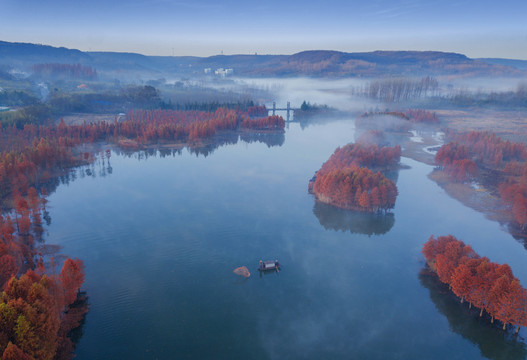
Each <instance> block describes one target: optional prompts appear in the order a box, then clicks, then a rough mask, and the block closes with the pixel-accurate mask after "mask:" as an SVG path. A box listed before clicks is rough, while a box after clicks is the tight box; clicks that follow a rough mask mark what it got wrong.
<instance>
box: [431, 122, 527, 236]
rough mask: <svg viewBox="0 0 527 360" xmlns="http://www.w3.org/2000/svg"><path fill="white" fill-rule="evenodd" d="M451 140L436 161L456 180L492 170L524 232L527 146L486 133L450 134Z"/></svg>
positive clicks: (502, 193)
mask: <svg viewBox="0 0 527 360" xmlns="http://www.w3.org/2000/svg"><path fill="white" fill-rule="evenodd" d="M449 137H451V138H452V140H453V141H452V142H450V143H448V144H445V145H443V146H442V147H441V148H440V149H439V151H438V152H437V154H436V157H435V161H436V164H437V165H439V166H441V167H443V168H444V169H445V172H446V173H447V174H449V175H450V176H451V177H452V178H453V179H455V180H456V181H466V180H469V179H472V178H475V177H476V176H477V175H478V173H479V172H480V171H483V170H485V171H489V170H490V171H493V174H494V176H496V177H497V178H496V179H495V180H497V182H499V183H500V184H499V185H498V190H499V193H500V196H501V199H502V201H503V202H504V203H505V204H507V205H509V211H510V214H511V216H512V218H514V219H515V221H516V222H517V223H518V224H519V225H520V227H521V229H522V230H524V231H525V229H526V226H527V146H526V145H525V144H522V143H513V142H510V141H505V140H502V139H501V138H499V137H498V136H497V135H495V134H493V133H489V132H476V131H472V132H469V133H466V134H450V135H449Z"/></svg>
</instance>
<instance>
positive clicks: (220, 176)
mask: <svg viewBox="0 0 527 360" xmlns="http://www.w3.org/2000/svg"><path fill="white" fill-rule="evenodd" d="M354 131H355V129H354V119H353V118H344V119H340V120H335V121H328V122H327V123H318V124H316V125H311V126H307V127H304V128H303V129H302V127H300V125H299V124H297V123H292V124H290V126H289V127H288V129H287V130H286V133H285V140H284V139H282V140H281V141H278V142H277V143H278V144H282V145H281V146H279V145H275V146H268V145H267V144H266V143H262V142H252V143H247V142H244V141H238V142H237V143H235V144H227V145H224V146H221V147H219V148H217V149H215V150H213V151H212V152H211V153H209V154H208V156H204V155H199V154H196V153H192V152H190V151H188V150H186V149H184V150H182V151H181V152H179V153H175V154H173V155H169V156H161V154H159V153H156V154H155V156H146V155H145V154H144V153H143V154H138V153H136V154H132V155H125V154H122V153H117V152H115V151H112V154H111V157H110V159H105V160H104V161H102V160H99V161H98V162H96V163H95V164H94V165H93V166H91V167H88V168H83V169H78V170H77V173H78V175H77V179H76V180H75V181H72V182H69V183H68V184H67V185H61V186H59V187H58V189H57V190H56V191H55V192H54V193H53V194H51V195H50V196H49V211H50V213H51V218H52V222H51V225H50V226H48V227H47V231H48V235H47V242H48V243H49V244H59V245H61V246H62V247H63V248H62V252H63V253H64V254H67V255H68V256H70V257H79V258H81V259H82V260H83V261H84V263H85V265H86V282H85V285H84V286H83V288H84V289H85V290H86V291H87V292H88V295H89V303H90V312H89V313H88V315H87V318H86V323H85V324H84V326H83V328H82V331H83V336H82V338H81V340H80V342H79V343H78V345H77V349H76V354H77V359H79V360H84V359H350V358H356V359H366V358H367V359H424V358H426V359H479V358H491V359H525V358H526V356H527V349H526V346H525V344H524V340H523V339H522V338H521V337H522V336H525V334H526V333H525V332H524V331H523V330H522V331H521V332H520V338H518V339H515V338H514V337H513V336H511V335H510V334H509V335H506V334H504V333H503V332H502V331H500V330H499V329H498V328H497V327H492V326H490V325H489V324H488V323H487V321H486V320H485V321H482V320H480V319H478V318H477V316H474V313H473V312H472V313H471V312H469V310H468V307H467V305H466V304H463V305H461V304H459V302H458V301H457V300H456V299H454V298H453V297H452V296H451V295H449V292H448V291H447V290H448V289H446V290H445V288H444V286H441V285H440V284H438V282H437V280H436V279H435V277H433V276H430V275H429V274H427V273H424V272H423V269H424V265H425V262H424V259H423V256H422V254H421V248H422V246H423V244H424V243H425V242H426V241H427V240H428V238H429V237H430V235H432V234H433V235H435V236H437V235H447V234H453V235H455V236H456V237H458V238H460V239H462V240H463V241H465V242H466V243H468V244H470V245H471V246H472V247H473V248H474V250H475V251H476V252H477V253H479V254H480V255H481V256H488V257H489V258H490V259H491V260H492V261H495V262H499V263H503V262H507V263H509V264H510V265H511V267H512V269H513V272H514V274H515V275H516V276H517V277H518V278H519V279H520V280H521V282H522V284H523V285H526V284H527V267H526V266H525V263H526V261H527V251H526V250H525V248H524V247H523V246H522V245H521V244H520V243H518V242H517V241H516V240H514V238H513V237H512V236H511V235H509V234H508V233H507V232H506V231H505V230H504V229H503V228H502V227H501V226H500V225H499V224H498V223H496V222H493V221H490V220H487V219H486V218H485V217H484V216H483V215H482V214H480V213H478V212H476V211H474V210H472V209H470V208H467V207H465V206H463V205H462V204H461V203H459V202H458V201H456V200H454V199H452V198H450V197H449V196H448V195H447V194H446V193H445V192H444V191H443V190H442V189H441V188H440V187H438V186H437V185H436V184H435V183H433V182H432V181H431V180H429V179H428V178H427V175H428V173H430V172H431V170H432V167H430V166H428V165H424V164H421V163H418V162H416V161H413V160H411V159H408V158H403V159H402V163H403V164H405V165H408V166H409V167H410V168H409V169H403V170H400V171H399V174H398V179H397V187H398V190H399V196H398V198H397V202H396V206H395V209H394V210H393V212H392V215H389V216H387V217H384V216H376V215H363V214H356V213H349V212H345V211H342V210H337V209H334V208H332V207H329V206H325V205H322V204H315V201H314V198H313V196H312V195H309V194H308V193H307V184H308V180H309V179H310V178H311V177H312V176H313V173H314V172H315V171H316V170H318V169H319V168H320V166H321V165H322V163H323V162H324V161H326V160H327V159H328V158H329V156H330V155H331V154H332V153H333V151H334V150H335V148H336V147H337V146H342V145H345V144H347V143H349V142H351V141H353V139H354ZM108 168H110V170H108ZM81 171H82V172H83V176H80V173H81ZM87 173H88V174H87ZM90 174H91V175H90ZM103 175H104V176H103ZM260 259H263V260H270V259H278V260H279V261H280V262H281V263H282V266H283V267H282V269H281V271H280V272H279V273H272V274H265V275H262V276H260V275H259V274H258V271H257V270H256V269H257V265H258V261H259V260H260ZM242 265H245V266H247V267H248V268H249V270H250V271H251V273H252V275H251V277H249V278H247V279H245V278H241V277H239V276H237V275H235V274H234V273H233V270H234V269H235V268H236V267H239V266H242Z"/></svg>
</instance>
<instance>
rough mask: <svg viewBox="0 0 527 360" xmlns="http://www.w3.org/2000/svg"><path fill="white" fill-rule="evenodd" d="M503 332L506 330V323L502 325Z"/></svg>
mask: <svg viewBox="0 0 527 360" xmlns="http://www.w3.org/2000/svg"><path fill="white" fill-rule="evenodd" d="M505 330H507V323H506V322H504V323H503V331H505Z"/></svg>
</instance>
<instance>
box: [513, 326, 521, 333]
mask: <svg viewBox="0 0 527 360" xmlns="http://www.w3.org/2000/svg"><path fill="white" fill-rule="evenodd" d="M520 327H521V326H520V325H518V327H517V328H516V331H515V332H514V333H515V334H516V335H518V333H519V332H520Z"/></svg>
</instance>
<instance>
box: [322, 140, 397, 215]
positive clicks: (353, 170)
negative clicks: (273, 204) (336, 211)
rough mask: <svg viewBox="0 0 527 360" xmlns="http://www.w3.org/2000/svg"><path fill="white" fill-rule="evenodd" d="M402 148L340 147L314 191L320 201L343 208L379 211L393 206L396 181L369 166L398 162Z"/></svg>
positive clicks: (382, 165) (326, 166)
mask: <svg viewBox="0 0 527 360" xmlns="http://www.w3.org/2000/svg"><path fill="white" fill-rule="evenodd" d="M400 157H401V148H400V147H399V146H396V147H394V148H390V147H378V146H377V145H362V144H348V145H346V146H344V147H342V148H337V149H336V150H335V152H334V153H333V155H331V157H330V158H329V159H328V161H326V162H325V163H324V164H323V165H322V167H321V168H320V170H319V171H318V172H317V174H316V178H315V181H314V184H313V193H314V194H315V196H316V197H317V199H318V200H319V201H322V202H324V203H328V204H331V205H333V206H337V207H340V208H344V209H352V210H361V211H380V210H384V211H386V210H388V209H391V208H393V207H394V205H395V200H396V198H397V187H396V186H395V183H394V182H393V181H391V180H389V179H387V178H386V177H385V176H384V175H383V174H381V173H380V172H373V171H372V170H370V169H368V168H367V167H366V166H371V167H382V168H384V169H386V168H388V167H391V166H394V165H395V164H397V163H398V162H399V160H400Z"/></svg>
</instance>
